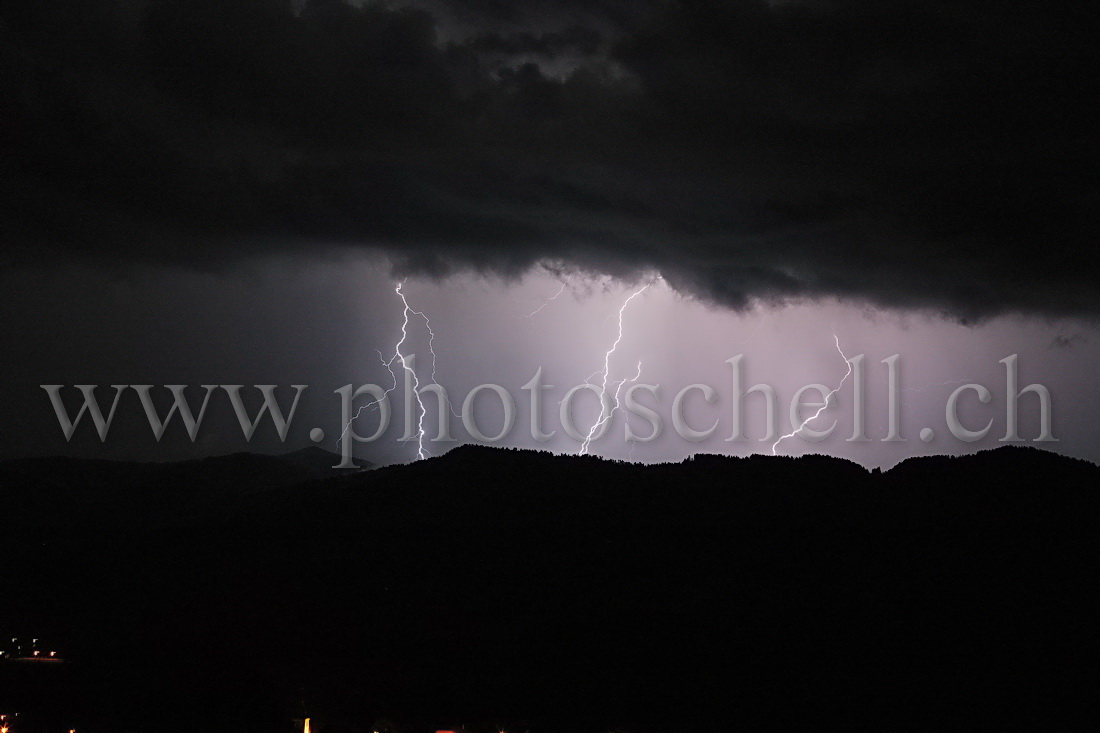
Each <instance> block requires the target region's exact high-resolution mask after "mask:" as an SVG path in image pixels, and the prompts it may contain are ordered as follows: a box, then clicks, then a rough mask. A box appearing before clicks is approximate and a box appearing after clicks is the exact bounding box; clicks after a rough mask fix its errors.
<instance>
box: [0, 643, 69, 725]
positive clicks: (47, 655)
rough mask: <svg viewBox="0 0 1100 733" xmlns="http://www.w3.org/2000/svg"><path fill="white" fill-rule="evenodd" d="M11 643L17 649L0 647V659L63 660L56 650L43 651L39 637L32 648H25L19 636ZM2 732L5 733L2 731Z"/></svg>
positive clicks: (32, 644) (31, 644)
mask: <svg viewBox="0 0 1100 733" xmlns="http://www.w3.org/2000/svg"><path fill="white" fill-rule="evenodd" d="M11 643H12V644H13V645H14V648H15V651H14V652H9V651H7V650H4V649H0V659H15V660H19V659H43V660H50V659H53V660H57V661H61V657H59V656H57V652H56V651H49V652H43V651H42V650H40V649H39V648H38V639H32V640H31V643H30V649H25V647H24V644H21V643H20V642H19V637H17V636H16V637H12V640H11ZM0 733H3V732H2V731H0Z"/></svg>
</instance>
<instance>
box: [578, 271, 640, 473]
mask: <svg viewBox="0 0 1100 733" xmlns="http://www.w3.org/2000/svg"><path fill="white" fill-rule="evenodd" d="M650 284H651V283H646V284H645V285H643V286H642V287H640V288H638V289H637V290H635V291H634V292H633V293H631V294H630V296H629V297H628V298H627V299H626V300H624V301H623V304H622V306H621V307H620V308H619V334H618V336H617V337H616V338H615V343H613V344H611V348H610V349H608V350H607V352H606V353H605V354H604V355H603V370H602V371H603V377H602V380H601V384H600V389H601V390H602V391H603V392H604V393H605V394H606V393H607V379H608V374H609V373H610V371H611V355H612V354H614V353H615V350H616V349H618V348H619V343H620V342H621V341H622V340H623V313H625V312H626V307H627V306H628V305H630V301H632V300H634V299H635V298H637V297H638V296H639V295H641V294H642V293H644V292H645V291H646V290H647V289H649V286H650ZM595 374H596V372H594V373H593V374H592V375H591V376H589V379H591V378H592V376H595ZM641 374H642V363H641V362H638V376H636V377H635V378H634V379H635V381H636V380H637V379H638V378H639V377H640V376H641ZM586 381H587V380H586ZM625 381H626V380H623V382H625ZM623 382H619V387H618V388H616V390H615V405H614V407H612V408H611V409H610V410H607V411H606V415H605V414H604V413H605V410H604V407H603V400H602V399H601V400H600V417H599V419H598V420H596V422H595V423H594V424H593V425H592V427H591V429H590V430H589V431H588V435H587V436H586V437H585V439H584V442H583V443H582V444H581V449H580V452H579V454H578V455H582V456H583V455H585V454H587V453H588V447H589V445H591V443H592V436H593V435H595V434H596V431H597V430H598V429H599V428H600V427H602V426H603V424H604V423H606V422H607V421H608V420H610V419H611V416H612V415H614V414H615V408H617V407H618V406H619V389H621V388H622V386H623Z"/></svg>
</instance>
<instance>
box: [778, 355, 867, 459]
mask: <svg viewBox="0 0 1100 733" xmlns="http://www.w3.org/2000/svg"><path fill="white" fill-rule="evenodd" d="M833 340H834V341H835V342H836V350H837V352H839V353H840V357H841V358H842V359H844V363H845V364H847V365H848V371H847V372H846V373H845V374H844V376H843V377H842V378H841V380H840V384H838V385H837V386H836V388H835V389H834V390H833V391H831V392H829V394H827V395H825V402H824V404H822V405H821V407H819V408H817V412H815V413H814V414H813V415H810V416H809V417H808V418H806V419H805V420H803V421H802V424H801V425H799V426H798V427H797V428H795V429H794V430H792V431H791V432H789V433H787V434H786V435H781V436H779V439H778V440H776V441H775V442H774V443H772V455H773V456H774V455H776V452H775V449H776V447H777V446H778V445H779V444H780V443H782V442H783V441H784V440H786V439H787V438H793V437H794V436H796V435H798V434H799V433H800V432H802V429H803V428H805V427H806V426H807V425H809V424H810V423H811V422H813V421H814V420H816V419H817V418H818V416H820V415H821V413H823V412H825V408H827V407H828V406H829V400H831V399H832V398H833V395H835V394H836V393H837V392H839V391H840V388H841V387H843V386H844V382H845V381H847V379H848V377H850V376H852V362H850V361H848V357H847V356H845V355H844V351H843V350H842V349H841V348H840V337H838V336H837V335H836V334H833Z"/></svg>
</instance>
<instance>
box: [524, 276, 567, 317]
mask: <svg viewBox="0 0 1100 733" xmlns="http://www.w3.org/2000/svg"><path fill="white" fill-rule="evenodd" d="M565 286H566V283H564V282H563V283H562V284H561V289H560V290H558V292H556V293H554V294H553V295H551V296H550V297H549V298H547V299H546V300H544V301H543V303H542V305H540V306H539V307H538V308H536V309H535V310H533V311H531V312H530V313H528V314H527V315H525V316H522V317H523V318H526V319H528V320H531V319H533V318H534V317H535V316H537V315H538V314H539V313H540V312H541V311H542V309H543V308H545V307H546V306H548V305H550V303H551V301H554V300H557V299H558V296H559V295H561V294H562V293H564V292H565Z"/></svg>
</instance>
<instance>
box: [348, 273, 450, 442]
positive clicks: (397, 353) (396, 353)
mask: <svg viewBox="0 0 1100 733" xmlns="http://www.w3.org/2000/svg"><path fill="white" fill-rule="evenodd" d="M404 284H405V281H404V280H402V281H401V282H399V283H397V284H396V285H395V286H394V292H395V293H397V297H399V298H401V304H402V306H403V309H402V312H401V316H402V320H401V338H400V339H398V340H397V343H396V344H395V345H394V347H393V356H391V357H390V358H389V359H388V360H387V359H386V357H384V356H383V355H382V352H381V351H379V352H378V358H379V359H381V360H382V366H384V367H385V368H386V371H388V372H389V373H390V377H392V378H393V385H392V386H391V387H390V388H389V389H387V390H385V391H384V392H383V393H382V399H385V398H386V397H388V396H389V394H390V393H391V392H393V391H394V390H395V389H397V374H396V373H394V370H393V366H394V363H395V362H398V361H400V362H401V368H402V369H404V370H405V371H406V372H407V373H408V374H410V375H412V378H413V390H414V391H413V393H414V394H415V395H416V404H417V407H419V415H418V417H417V424H416V428H417V434H416V457H417V459H418V460H419V459H423V458H427V457H428V455H429V453H428V452H427V450H425V448H424V415H425V414H426V413H427V410H426V409H425V407H424V401H423V400H421V399H420V378H419V377H418V376H417V374H416V370H414V369H413V368H412V367H410V366H409V363H408V360H407V359H408V357H406V356H405V354H404V353H403V352H402V351H401V348H402V346H404V344H405V341H407V340H408V338H409V316H410V314H412V315H417V316H420V317H421V318H423V319H424V326H425V327H426V328H427V329H428V350H429V351H430V352H431V354H432V381H433V382H435V381H436V378H435V374H436V353H435V331H433V330H432V323H431V320H429V318H428V316H427V315H425V314H424V313H423V311H418V310H415V309H414V308H413V307H412V306H410V305H409V301H408V298H406V297H405V293H404V292H403V291H402V289H401V288H402V286H404ZM381 401H382V400H381V399H378V400H374V401H372V402H368V403H367V404H365V405H362V406H361V407H360V408H359V409H358V410H356V411H355V414H354V415H352V416H351V418H350V419H349V420H348V423H347V425H345V426H344V429H343V431H341V433H340V437H339V438H337V441H336V442H337V445H339V443H340V441H341V440H343V439H344V436H345V435H346V434H347V432H348V431H349V430H350V429H351V424H352V423H353V422H355V420H356V418H358V417H359V416H360V415H361V414H363V411H364V410H369V409H371V408H373V407H377V406H378V404H379V403H380V402H381ZM447 405H448V407H450V401H449V400H448V403H447ZM451 412H452V413H454V408H453V407H451Z"/></svg>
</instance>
